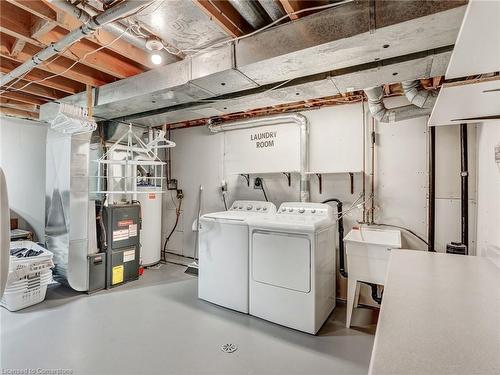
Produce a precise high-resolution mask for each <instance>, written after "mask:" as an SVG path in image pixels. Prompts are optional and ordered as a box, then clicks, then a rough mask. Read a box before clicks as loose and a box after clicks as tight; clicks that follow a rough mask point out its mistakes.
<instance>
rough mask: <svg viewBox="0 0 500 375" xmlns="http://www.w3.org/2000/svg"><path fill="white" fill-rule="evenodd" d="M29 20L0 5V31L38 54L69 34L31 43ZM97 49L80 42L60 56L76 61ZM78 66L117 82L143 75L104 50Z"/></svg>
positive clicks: (49, 34)
mask: <svg viewBox="0 0 500 375" xmlns="http://www.w3.org/2000/svg"><path fill="white" fill-rule="evenodd" d="M30 19H31V17H30V13H27V12H26V11H24V10H22V9H19V8H16V7H15V6H13V5H12V4H10V3H7V2H4V1H0V31H2V32H4V33H5V34H8V35H11V36H14V37H16V38H19V39H21V40H24V41H25V42H27V43H30V44H32V45H34V46H36V47H38V48H39V50H42V49H43V48H45V47H46V46H48V45H49V44H51V43H53V42H55V41H58V40H60V39H62V38H63V37H64V36H65V35H67V34H68V33H69V32H68V31H67V30H65V29H64V28H61V27H59V26H58V27H56V28H54V29H53V30H51V31H50V32H47V33H46V34H45V35H40V36H38V38H36V39H35V38H33V37H32V30H31V25H30V24H29V23H28V21H29V20H30ZM99 47H100V46H99V45H97V44H95V43H93V42H90V41H88V40H86V39H82V40H81V41H79V42H76V43H74V44H73V45H72V46H71V47H69V48H68V49H66V50H65V51H64V52H63V53H61V55H63V56H65V57H66V58H69V59H72V60H74V61H77V60H79V59H81V58H82V57H83V56H84V55H86V54H88V53H90V52H93V51H95V50H97V49H98V48H99ZM81 64H83V65H87V66H89V67H91V68H95V69H98V70H101V71H103V72H105V73H107V74H110V75H113V76H115V77H116V78H120V79H122V78H127V77H130V76H133V75H136V74H139V73H142V72H144V69H142V68H141V67H139V66H138V65H137V64H136V63H134V62H132V61H130V60H128V59H123V58H121V57H119V56H117V55H116V54H115V53H113V52H112V51H106V50H105V49H104V50H100V51H97V52H95V53H92V54H89V56H88V57H87V58H86V59H85V60H84V61H82V62H81Z"/></svg>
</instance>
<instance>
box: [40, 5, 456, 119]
mask: <svg viewBox="0 0 500 375" xmlns="http://www.w3.org/2000/svg"><path fill="white" fill-rule="evenodd" d="M404 3H405V6H404V7H402V6H401V5H400V4H399V2H394V1H382V2H381V4H382V5H381V6H380V7H377V9H379V8H380V10H379V11H378V12H377V13H376V18H375V21H376V25H377V29H375V30H373V29H372V30H370V24H371V23H370V17H369V14H370V12H369V2H368V1H367V0H362V1H355V2H352V3H347V4H344V5H341V6H338V7H335V8H332V9H328V10H325V11H322V12H319V13H316V14H313V15H310V16H307V17H303V18H301V19H299V20H297V21H294V22H291V23H287V24H284V25H281V26H277V27H274V28H271V29H269V30H266V31H264V32H261V33H259V34H256V35H254V36H251V37H248V38H246V39H242V40H239V41H238V42H236V43H234V44H227V45H225V46H222V47H219V48H213V49H208V50H205V51H203V52H200V53H199V54H196V55H194V56H192V57H189V58H186V59H185V60H183V61H179V62H176V63H173V64H170V65H166V66H163V67H160V68H157V69H154V70H151V71H148V72H145V73H142V74H139V75H137V76H134V77H131V78H127V79H124V80H121V81H118V82H114V83H110V84H107V85H104V86H102V87H100V88H99V89H98V90H96V93H95V94H96V95H95V97H96V98H97V99H96V107H95V109H94V113H95V114H96V116H98V117H101V118H107V119H111V118H122V117H124V116H127V115H132V114H137V113H143V112H146V111H152V110H157V109H165V108H168V107H176V106H179V105H181V104H186V103H193V104H203V102H204V101H206V100H207V99H209V98H211V97H215V96H220V95H224V94H233V93H238V92H242V91H244V90H250V91H251V90H252V88H258V87H259V86H261V85H265V84H273V83H276V82H281V81H283V80H288V79H298V78H301V77H304V76H309V75H311V74H316V73H321V72H327V71H331V70H332V69H340V68H346V67H352V66H356V65H361V64H366V63H371V62H373V61H378V60H384V59H390V58H394V57H397V56H401V55H405V54H411V53H416V52H421V51H428V50H432V49H435V48H440V47H444V46H450V45H453V44H454V42H455V39H456V36H457V34H458V30H459V28H460V24H461V21H462V18H463V15H464V12H465V6H462V4H464V2H463V1H448V2H426V3H425V4H422V3H421V2H419V1H408V2H404ZM412 17H418V18H413V19H411V18H412ZM398 78H399V77H398ZM416 78H423V77H420V76H413V77H408V79H416ZM397 80H398V79H392V80H391V81H397ZM384 83H385V82H384ZM374 84H375V83H371V84H369V85H374ZM326 95H328V94H325V93H324V94H321V95H320V96H326ZM64 101H68V102H72V103H77V104H79V105H82V106H83V105H85V101H86V96H85V94H77V95H73V96H71V97H68V98H65V99H64ZM45 107H46V108H45ZM49 107H50V106H49V105H47V104H45V105H43V106H42V107H41V111H40V118H41V119H42V120H45V121H49V120H50V119H51V118H52V117H53V115H54V114H53V110H51V109H50V108H49ZM254 108H255V106H254ZM143 117H144V116H143Z"/></svg>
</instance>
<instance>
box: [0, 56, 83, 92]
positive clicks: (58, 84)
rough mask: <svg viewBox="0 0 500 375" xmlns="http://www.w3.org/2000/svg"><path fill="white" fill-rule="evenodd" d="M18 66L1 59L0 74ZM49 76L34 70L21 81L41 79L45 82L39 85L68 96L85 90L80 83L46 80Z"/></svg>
mask: <svg viewBox="0 0 500 375" xmlns="http://www.w3.org/2000/svg"><path fill="white" fill-rule="evenodd" d="M19 65H21V64H20V63H18V62H16V61H15V60H11V59H7V58H2V59H1V61H0V72H2V73H8V72H10V71H11V70H13V69H15V68H17V67H18V66H19ZM50 76H52V74H50V73H48V72H45V71H43V70H40V69H37V68H35V69H33V70H32V71H31V72H29V73H28V74H26V75H25V76H24V78H23V79H25V80H26V81H40V80H42V79H45V81H43V82H40V83H39V84H41V85H43V86H46V87H51V88H53V89H56V90H60V91H63V92H66V93H68V94H77V93H79V92H81V91H83V90H85V85H84V84H81V83H80V82H76V81H73V80H71V79H68V78H65V77H54V78H50V79H47V78H48V77H50Z"/></svg>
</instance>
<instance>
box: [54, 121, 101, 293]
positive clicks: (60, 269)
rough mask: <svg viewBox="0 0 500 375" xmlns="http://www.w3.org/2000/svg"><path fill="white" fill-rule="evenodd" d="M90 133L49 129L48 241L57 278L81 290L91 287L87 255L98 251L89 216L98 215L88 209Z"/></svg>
mask: <svg viewBox="0 0 500 375" xmlns="http://www.w3.org/2000/svg"><path fill="white" fill-rule="evenodd" d="M91 134H92V133H91V132H88V133H83V134H79V135H70V134H64V133H60V132H58V131H54V130H51V129H49V130H48V132H47V147H46V172H45V173H46V180H45V189H46V190H45V194H46V195H45V241H46V244H47V248H48V249H49V250H50V251H51V252H52V253H53V254H54V263H55V265H56V268H55V278H56V280H58V281H60V282H63V283H65V284H68V285H69V286H70V287H71V288H73V289H75V290H78V291H86V290H88V270H87V256H88V255H89V254H92V253H96V252H97V247H96V246H95V244H94V242H93V241H91V240H90V239H91V236H90V235H89V234H91V233H92V230H93V229H92V227H91V225H92V220H90V218H89V215H92V214H93V213H94V214H95V208H94V212H92V209H89V207H91V206H90V204H91V202H90V201H89V156H90V137H91ZM92 203H93V202H92ZM94 218H95V216H94ZM94 225H95V219H94Z"/></svg>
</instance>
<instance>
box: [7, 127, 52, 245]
mask: <svg viewBox="0 0 500 375" xmlns="http://www.w3.org/2000/svg"><path fill="white" fill-rule="evenodd" d="M46 132H47V128H46V126H45V125H43V124H41V123H39V122H36V121H28V120H19V119H13V118H8V117H0V166H1V167H2V169H3V170H4V172H5V177H6V179H7V190H8V192H9V206H10V209H11V215H12V217H18V218H19V225H20V227H23V228H28V229H32V230H33V231H34V232H35V234H36V237H37V238H38V240H41V241H43V240H44V231H45V230H44V228H45V136H46Z"/></svg>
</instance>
